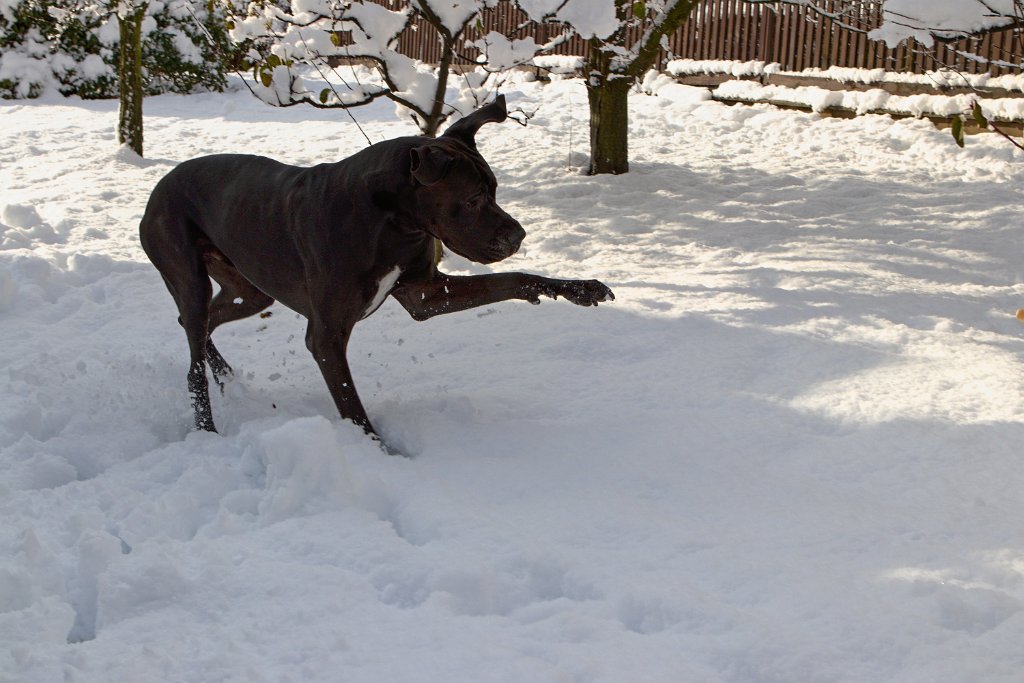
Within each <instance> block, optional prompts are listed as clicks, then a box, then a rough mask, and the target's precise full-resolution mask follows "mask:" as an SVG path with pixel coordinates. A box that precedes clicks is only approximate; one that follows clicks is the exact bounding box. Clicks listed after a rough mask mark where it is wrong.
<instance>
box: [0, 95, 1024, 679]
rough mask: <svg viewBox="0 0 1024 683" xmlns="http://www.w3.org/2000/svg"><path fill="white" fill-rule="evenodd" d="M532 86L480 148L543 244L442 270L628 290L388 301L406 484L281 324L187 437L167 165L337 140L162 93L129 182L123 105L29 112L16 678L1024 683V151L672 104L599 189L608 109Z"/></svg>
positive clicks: (10, 370) (362, 113) (245, 337)
mask: <svg viewBox="0 0 1024 683" xmlns="http://www.w3.org/2000/svg"><path fill="white" fill-rule="evenodd" d="M507 94H508V96H509V99H510V104H512V105H513V106H515V105H523V106H524V108H526V109H533V108H536V107H539V111H538V113H537V115H536V117H535V118H534V119H533V121H531V123H530V125H529V126H528V127H526V128H521V127H518V126H516V125H514V124H512V123H511V122H509V123H506V124H504V125H501V126H497V125H491V126H487V127H485V128H484V129H482V131H481V133H480V136H479V141H480V146H481V150H482V152H483V153H484V155H485V157H486V158H487V159H488V160H489V161H490V163H491V165H492V167H493V168H494V170H495V172H496V174H497V177H498V179H499V201H500V202H501V203H502V204H503V206H504V207H505V208H506V209H507V210H508V211H509V212H510V213H511V214H512V215H514V216H516V217H517V218H519V219H520V220H521V222H522V223H523V224H524V226H525V227H527V229H528V231H529V237H528V238H527V242H526V243H525V244H524V251H523V252H521V253H520V254H518V255H516V256H515V257H514V258H512V259H511V260H509V261H508V262H506V263H502V264H496V265H495V266H493V267H487V268H485V267H481V266H476V265H473V264H469V263H467V262H465V261H463V260H461V259H458V258H453V257H449V258H448V259H446V262H445V264H444V267H445V268H447V269H448V270H451V271H453V272H460V273H463V272H487V271H488V270H511V269H522V270H529V271H532V272H537V273H542V274H546V275H554V276H567V277H598V278H600V279H602V280H604V281H605V282H607V283H608V284H609V285H610V286H611V287H612V288H613V289H614V290H615V293H616V296H617V300H616V301H615V302H614V303H612V304H609V305H602V306H601V307H599V308H598V309H582V308H576V307H573V306H571V305H570V304H567V303H565V302H545V303H543V304H542V305H541V306H539V307H532V306H529V305H526V304H521V303H518V304H517V303H505V304H499V305H495V306H490V307H487V308H484V309H480V310H475V311H467V312H464V313H460V314H454V315H450V316H444V317H440V318H436V319H434V320H431V321H429V322H426V323H415V322H413V321H412V320H410V319H409V318H408V316H407V315H406V314H405V313H404V311H402V310H401V308H400V307H399V306H397V304H395V302H394V301H391V300H389V301H387V302H386V303H385V304H384V306H383V307H382V308H381V309H380V310H379V311H378V312H377V313H376V314H375V315H374V316H372V317H371V318H369V319H368V320H366V321H364V322H363V323H361V324H360V326H359V327H357V329H356V334H355V336H354V339H353V342H352V346H351V349H350V358H351V360H352V365H353V371H354V375H355V378H356V382H357V386H358V387H359V389H360V391H361V393H362V396H363V399H364V402H365V404H366V406H367V410H368V412H369V413H370V415H371V418H372V419H373V420H374V421H375V423H376V424H377V426H378V428H379V429H380V430H381V431H382V432H383V434H384V435H385V436H386V438H388V439H389V440H390V441H392V442H393V443H395V444H396V445H398V446H399V447H400V448H402V449H403V450H404V451H405V452H407V453H409V454H410V455H412V456H413V457H411V458H394V457H388V456H385V455H383V454H382V453H381V452H380V451H379V450H378V449H377V448H376V446H375V445H374V444H373V443H372V442H371V441H369V440H368V439H366V438H365V437H363V436H362V435H361V434H360V433H359V431H358V430H357V429H356V428H354V427H353V426H352V425H350V424H348V423H343V422H341V421H340V420H339V419H338V418H337V416H336V414H335V411H334V408H333V405H332V404H331V401H330V398H329V397H328V395H327V392H326V389H325V387H324V385H323V382H322V380H321V378H320V377H319V374H318V371H317V369H316V366H315V364H314V363H313V362H312V359H311V358H310V357H309V355H308V353H307V352H306V350H305V347H304V344H303V341H302V340H303V332H304V325H303V321H302V320H299V319H296V316H295V315H294V314H293V313H291V312H289V311H287V310H286V309H283V308H281V307H280V306H274V308H273V309H272V311H273V315H272V316H271V317H270V318H269V319H259V318H254V319H251V320H246V321H243V322H239V323H235V324H233V325H230V326H227V327H225V328H222V330H220V331H218V333H217V334H218V337H219V341H218V345H219V347H220V348H221V350H222V351H223V352H224V354H225V356H226V357H227V359H228V360H229V361H230V362H231V363H233V364H234V366H235V368H236V370H237V371H238V376H237V377H236V379H235V380H234V381H232V382H231V383H230V384H229V385H228V387H227V391H226V394H225V395H224V396H223V397H221V396H219V395H215V397H214V413H215V417H216V418H217V420H218V425H219V426H220V427H221V429H222V432H223V433H222V434H221V435H210V434H196V433H190V432H189V426H190V423H191V416H190V414H189V413H190V411H189V407H188V400H187V397H186V394H185V382H184V377H185V371H186V346H185V340H184V335H183V334H182V333H181V331H180V329H179V328H178V326H177V324H176V322H175V311H174V310H173V305H172V302H171V299H170V296H169V295H168V294H167V292H166V290H165V289H164V287H163V285H162V283H161V281H160V278H159V276H158V275H157V273H156V271H155V270H154V269H153V268H152V267H151V266H150V265H148V263H146V262H145V258H144V256H143V254H142V252H141V249H140V248H139V244H138V239H137V235H136V229H137V223H138V219H139V217H140V216H141V213H142V210H143V207H144V205H145V201H146V198H147V195H148V192H149V190H150V189H151V188H152V186H153V185H154V183H155V182H156V181H157V180H158V179H159V178H160V177H161V176H162V175H163V174H164V173H166V172H167V171H168V170H169V169H170V168H171V167H173V165H174V164H176V163H178V162H180V161H182V160H184V159H187V158H190V157H192V156H196V155H199V154H206V153H213V152H230V151H239V152H257V153H262V154H267V155H269V156H273V157H275V158H278V159H281V160H284V161H288V162H291V163H297V164H313V163H319V162H323V161H329V160H333V159H338V158H341V157H342V156H345V155H347V154H350V153H352V152H354V151H356V150H358V149H359V148H360V142H361V140H362V136H361V135H360V134H359V133H358V132H357V131H356V130H355V128H354V126H352V125H351V124H350V123H347V117H345V116H342V115H338V114H337V113H323V112H318V111H314V110H310V109H287V110H281V109H271V108H268V107H266V106H265V105H262V104H260V103H258V102H256V101H254V100H253V99H252V98H251V96H249V95H248V94H247V93H244V92H236V93H231V94H225V95H201V96H189V97H181V96H163V97H158V98H152V99H149V100H147V101H146V135H147V138H146V142H147V154H148V157H147V159H145V160H139V159H137V158H133V157H132V156H131V155H130V154H126V153H124V152H119V151H118V150H117V148H116V145H115V143H114V133H113V126H114V118H115V106H116V105H115V103H110V102H82V101H77V100H69V101H64V100H53V99H50V100H47V101H41V102H40V101H32V102H3V103H0V193H2V194H0V212H2V213H0V223H2V224H3V227H2V228H0V368H3V369H2V370H0V382H2V383H3V386H4V390H3V393H2V395H0V471H2V472H3V478H2V480H0V519H2V520H3V521H2V523H0V680H2V681H5V683H6V681H12V682H13V681H18V682H25V683H34V682H38V683H50V682H52V681H59V680H66V681H71V682H80V681H89V682H92V681H96V682H108V681H133V682H147V681H154V682H157V681H159V682H171V681H189V682H207V681H245V682H252V681H274V682H276V681H346V682H349V681H366V682H374V683H379V682H382V681H430V682H436V681H474V682H476V681H580V682H584V681H586V682H589V681H608V682H621V681H634V680H642V681H664V682H675V681H687V682H705V681H706V682H709V683H710V682H716V681H731V682H735V683H749V682H755V681H758V682H759V681H778V682H780V683H794V682H799V683H804V682H807V683H810V682H817V681H821V682H832V681H851V682H852V681H864V682H868V681H870V682H872V683H877V682H882V681H891V682H899V683H914V682H921V683H935V682H937V681H943V682H945V681H949V682H964V683H966V682H968V681H987V682H998V681H1007V682H1009V681H1019V680H1020V679H1021V676H1022V672H1024V649H1022V648H1021V642H1022V641H1024V530H1022V529H1024V528H1022V526H1021V522H1020V520H1021V519H1022V517H1024V502H1022V497H1024V496H1022V493H1021V492H1022V490H1024V467H1022V458H1021V450H1022V449H1021V444H1022V443H1024V372H1022V371H1024V341H1022V339H1021V334H1022V332H1024V326H1022V325H1021V324H1020V322H1018V321H1017V320H1015V319H1014V317H1013V313H1014V311H1015V310H1016V309H1017V308H1018V307H1021V306H1022V305H1024V244H1022V240H1021V193H1020V187H1021V182H1022V180H1024V163H1022V162H1024V154H1021V153H1019V152H1016V151H1014V150H1013V149H1012V148H1011V147H1010V146H1009V145H1007V144H1006V143H1005V141H1002V140H1001V139H999V138H998V137H996V136H977V137H973V138H971V139H970V140H969V142H968V145H967V147H966V149H964V150H961V149H958V148H957V147H956V146H955V145H953V144H952V141H951V140H950V139H949V137H948V133H943V132H940V131H936V130H934V129H933V128H932V127H931V125H930V124H928V123H926V122H922V121H914V120H908V121H899V122H894V121H892V120H890V119H888V118H885V117H880V116H865V117H862V118H859V119H856V120H849V121H847V120H838V119H822V118H819V117H817V116H816V115H811V114H800V113H794V112H788V111H780V110H776V109H773V108H771V107H767V106H754V107H742V106H737V107H726V106H724V105H722V104H720V103H716V102H712V101H709V100H708V99H707V94H706V93H705V91H702V90H696V89H689V88H685V87H683V86H675V85H672V86H665V87H662V88H661V89H660V90H659V91H658V96H657V97H650V96H643V95H637V96H635V97H634V98H633V100H632V102H631V107H632V112H633V123H632V137H631V152H632V167H631V168H632V170H631V172H630V173H629V174H627V175H625V176H620V177H596V178H590V177H584V176H580V175H579V174H578V168H577V167H578V166H579V165H581V164H582V163H583V161H584V159H583V154H582V153H583V151H584V141H585V139H586V125H585V118H584V117H585V115H586V110H587V106H586V97H585V94H584V92H583V89H582V86H581V85H580V83H579V82H578V81H556V82H554V83H552V84H550V85H547V86H541V85H539V84H534V83H524V84H520V85H517V86H514V87H512V88H510V89H509V90H508V92H507ZM355 114H356V116H357V117H358V118H359V120H360V121H361V123H362V124H363V126H364V128H366V129H367V131H368V132H369V133H370V135H371V137H374V139H381V138H384V137H393V136H396V135H402V134H409V133H410V132H411V130H410V129H409V128H407V127H404V126H403V125H402V124H400V123H398V122H397V120H396V119H395V117H394V115H393V112H392V110H391V109H390V108H389V107H388V106H385V105H374V106H373V107H371V108H368V109H362V110H358V111H356V112H355Z"/></svg>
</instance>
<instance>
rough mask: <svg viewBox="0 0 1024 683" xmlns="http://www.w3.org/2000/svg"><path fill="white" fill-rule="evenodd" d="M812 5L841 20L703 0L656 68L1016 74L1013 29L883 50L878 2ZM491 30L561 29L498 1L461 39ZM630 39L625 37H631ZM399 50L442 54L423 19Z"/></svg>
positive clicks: (465, 52) (579, 47)
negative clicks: (723, 65)
mask: <svg viewBox="0 0 1024 683" xmlns="http://www.w3.org/2000/svg"><path fill="white" fill-rule="evenodd" d="M377 1H379V2H386V1H387V0H377ZM817 4H818V5H819V7H821V8H822V9H824V10H825V11H827V12H835V13H836V16H838V17H841V19H831V18H828V17H824V16H822V15H821V14H818V13H815V12H813V11H812V10H810V9H808V8H807V7H805V6H802V5H791V4H781V3H765V2H757V3H753V2H749V1H746V0H705V1H704V2H703V3H701V4H700V5H698V6H697V7H696V8H695V9H694V10H693V12H692V13H691V15H690V18H689V19H688V20H687V22H686V23H685V24H684V25H683V26H682V27H681V28H680V29H679V30H678V31H676V32H675V33H674V34H673V35H672V36H671V37H670V38H669V51H668V52H666V53H664V54H662V56H661V61H660V64H659V66H660V67H664V66H665V64H666V62H667V61H668V60H669V58H670V56H671V57H672V58H679V59H694V60H702V61H703V60H734V61H741V62H750V61H762V62H765V63H778V64H780V65H781V68H782V69H783V70H785V71H802V70H804V69H810V68H819V69H827V68H829V67H849V68H855V69H885V70H886V71H897V72H913V73H919V74H924V73H927V72H929V71H939V70H941V69H944V68H951V69H954V70H956V71H959V72H962V73H968V74H975V73H990V74H992V75H1000V74H1007V73H1015V72H1019V71H1020V67H1019V65H1020V64H1021V63H1022V62H1024V47H1022V43H1024V40H1022V37H1021V35H1020V34H1019V33H1015V31H1014V30H1013V29H1008V30H1004V31H997V32H993V33H989V34H986V35H983V36H979V37H973V38H967V39H964V40H959V41H956V42H951V43H944V44H939V45H937V46H936V47H935V48H934V49H932V48H924V47H923V46H921V45H920V44H919V43H916V42H914V41H913V40H911V41H908V42H905V43H903V44H901V45H900V46H899V47H896V48H889V47H887V46H886V45H885V44H884V43H881V42H876V41H871V40H868V38H867V36H866V35H865V33H864V32H866V31H868V30H871V29H873V28H875V27H877V26H878V25H879V24H880V23H881V18H882V17H881V7H882V3H881V2H879V1H878V0H820V1H819V2H818V3H817ZM480 28H482V32H481V30H480ZM631 30H633V31H634V32H637V31H639V29H636V28H634V29H631ZM490 31H499V32H501V33H504V34H505V35H508V36H510V37H515V38H523V37H525V36H528V35H529V36H534V37H535V40H536V41H537V42H538V43H544V42H545V41H546V40H548V39H549V38H551V37H553V36H555V35H557V34H558V33H559V31H560V29H559V27H558V26H553V25H545V24H537V23H534V22H530V21H529V20H528V19H527V17H526V15H525V14H524V13H522V12H521V11H519V10H518V9H517V8H515V7H514V6H513V4H512V3H511V2H507V1H506V0H502V1H501V2H499V3H498V5H497V6H496V7H495V8H493V9H490V10H487V11H486V12H484V14H483V16H482V18H481V26H480V27H479V28H478V29H475V30H470V31H469V32H468V34H467V37H466V40H467V41H470V40H476V39H477V38H479V37H480V35H483V34H486V33H489V32H490ZM636 38H637V36H636V35H631V36H629V40H631V41H632V40H635V39H636ZM399 49H400V51H402V52H404V53H405V54H407V55H409V56H412V57H416V58H418V59H421V60H422V61H424V62H430V63H436V62H437V61H438V60H439V58H440V48H439V42H438V39H437V34H436V33H435V32H434V30H433V29H432V28H431V27H430V26H428V25H426V24H424V25H421V26H418V27H417V28H416V29H415V30H409V31H406V32H405V33H404V34H403V35H402V36H401V38H400V41H399ZM586 50H587V43H586V41H584V40H583V39H581V38H579V37H575V38H573V39H572V40H570V41H567V42H566V43H564V44H563V45H561V46H560V47H559V48H558V50H557V53H558V54H561V55H582V54H585V53H586ZM460 53H461V55H462V57H463V59H462V62H463V63H472V61H473V58H474V57H475V56H476V50H475V49H473V48H465V47H464V48H463V49H461V50H460ZM978 58H981V59H980V60H979V59H978ZM1014 65H1016V66H1014Z"/></svg>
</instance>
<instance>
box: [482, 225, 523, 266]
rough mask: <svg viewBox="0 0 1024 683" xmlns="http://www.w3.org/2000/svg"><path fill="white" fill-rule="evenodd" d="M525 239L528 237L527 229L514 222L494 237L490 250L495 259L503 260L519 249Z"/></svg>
mask: <svg viewBox="0 0 1024 683" xmlns="http://www.w3.org/2000/svg"><path fill="white" fill-rule="evenodd" d="M524 239H526V231H525V230H523V226H521V225H519V224H518V223H512V224H511V225H509V226H508V227H507V228H506V229H505V230H504V231H503V232H502V233H501V234H500V235H498V236H497V237H495V238H494V240H493V241H492V242H491V245H490V249H489V250H488V251H490V255H491V256H492V257H493V258H494V260H495V261H501V260H504V259H507V258H508V257H509V256H512V254H514V253H516V252H517V251H519V247H520V245H522V243H523V240H524Z"/></svg>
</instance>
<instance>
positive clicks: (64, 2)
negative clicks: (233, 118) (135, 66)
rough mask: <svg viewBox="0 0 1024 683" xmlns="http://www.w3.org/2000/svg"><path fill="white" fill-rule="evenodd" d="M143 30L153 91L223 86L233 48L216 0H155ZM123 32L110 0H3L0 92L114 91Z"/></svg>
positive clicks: (19, 94)
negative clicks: (97, 0) (98, 0)
mask: <svg viewBox="0 0 1024 683" xmlns="http://www.w3.org/2000/svg"><path fill="white" fill-rule="evenodd" d="M197 21H198V22H201V23H202V28H200V26H199V25H198V24H197ZM143 31H144V40H143V53H142V60H143V66H144V69H145V71H146V92H147V93H148V94H159V93H162V92H178V93H187V92H194V91H197V90H221V89H223V87H224V85H225V81H224V65H223V64H222V61H223V60H225V59H231V58H232V56H233V51H232V47H231V44H230V42H229V41H228V40H227V35H226V28H225V26H224V17H223V11H222V10H221V9H220V7H219V6H217V5H215V4H214V3H213V2H212V0H209V1H208V2H206V3H204V2H201V1H196V0H169V1H168V2H163V1H161V0H153V1H152V2H150V3H149V4H148V6H147V9H146V18H145V20H144V21H143ZM206 33H208V34H209V36H210V38H212V40H213V45H211V44H210V38H207V36H206V35H205V34H206ZM119 39H120V36H119V32H118V26H117V18H116V16H114V14H113V10H112V8H111V5H109V4H108V3H93V4H89V3H83V2H81V1H80V0H0V97H3V98H27V97H37V96H38V95H40V94H41V93H42V92H43V91H44V90H45V89H47V88H54V89H57V90H59V91H60V92H61V93H62V94H64V95H79V96H81V97H84V98H89V99H93V98H104V97H114V96H116V95H117V76H116V74H117V72H116V69H117V48H118V41H119Z"/></svg>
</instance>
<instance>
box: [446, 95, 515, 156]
mask: <svg viewBox="0 0 1024 683" xmlns="http://www.w3.org/2000/svg"><path fill="white" fill-rule="evenodd" d="M506 118H508V110H507V109H506V108H505V96H504V95H498V96H497V97H496V98H495V99H494V101H493V102H491V103H490V104H488V105H487V106H486V107H480V108H479V109H477V110H476V111H475V112H473V113H472V114H470V115H469V116H466V117H463V118H461V119H459V120H458V121H456V122H455V123H453V124H452V125H450V126H448V130H446V131H445V132H444V136H442V137H454V138H458V139H460V140H462V141H463V142H464V143H466V144H467V145H469V146H470V147H472V148H473V149H476V132H477V131H478V130H480V126H482V125H484V124H485V123H501V122H502V121H504V120H505V119H506Z"/></svg>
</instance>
